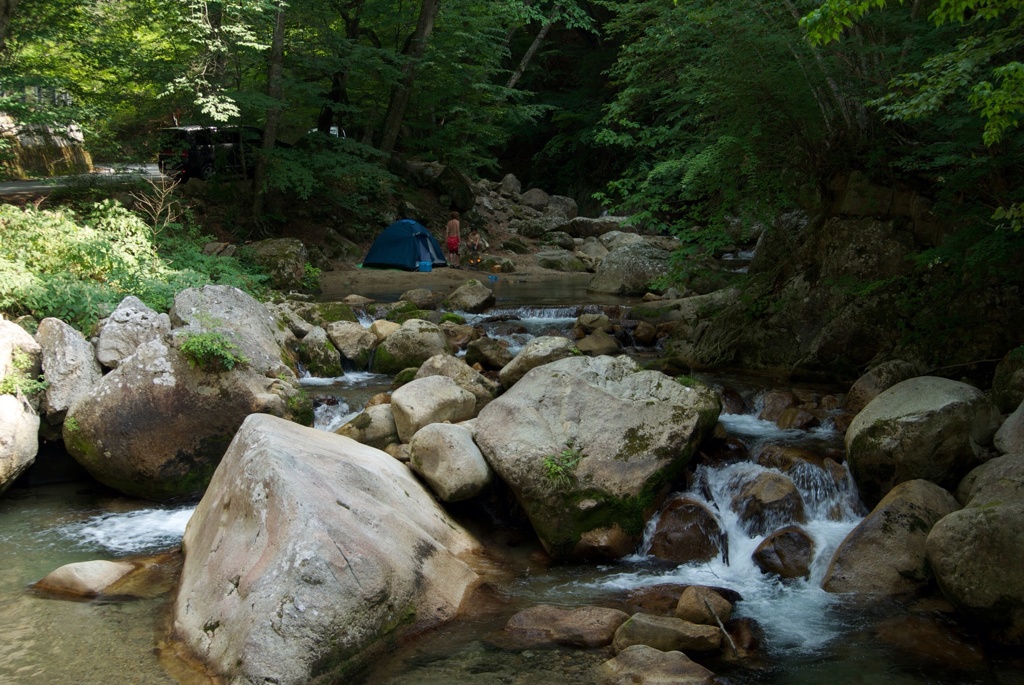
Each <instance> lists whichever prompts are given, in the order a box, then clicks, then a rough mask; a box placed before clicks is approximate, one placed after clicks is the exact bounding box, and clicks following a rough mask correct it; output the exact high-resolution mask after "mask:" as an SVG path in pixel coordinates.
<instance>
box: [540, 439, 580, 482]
mask: <svg viewBox="0 0 1024 685" xmlns="http://www.w3.org/2000/svg"><path fill="white" fill-rule="evenodd" d="M582 459H583V453H582V452H581V451H580V450H579V449H578V448H577V447H575V446H574V445H572V444H571V443H566V444H565V449H564V450H562V451H561V452H559V453H558V454H549V455H548V456H546V457H544V477H545V478H547V480H548V483H550V485H551V488H552V489H553V490H564V489H566V488H568V487H569V486H570V485H572V483H573V481H574V480H575V478H576V475H575V471H576V466H577V465H578V464H579V463H580V461H581V460H582Z"/></svg>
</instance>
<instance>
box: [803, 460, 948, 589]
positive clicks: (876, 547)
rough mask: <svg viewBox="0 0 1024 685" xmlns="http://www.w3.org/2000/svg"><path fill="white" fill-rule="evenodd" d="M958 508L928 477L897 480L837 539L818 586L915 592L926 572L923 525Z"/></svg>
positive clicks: (929, 525)
mask: <svg viewBox="0 0 1024 685" xmlns="http://www.w3.org/2000/svg"><path fill="white" fill-rule="evenodd" d="M959 508H960V505H959V504H957V501H956V500H955V499H953V496H952V495H950V494H949V493H948V492H947V491H945V490H943V489H942V488H940V487H939V486H938V485H935V484H934V483H930V482H928V481H926V480H911V481H906V482H903V483H900V484H899V485H897V486H896V487H894V488H893V489H892V490H890V491H889V493H888V494H887V495H886V496H885V497H884V498H883V499H882V501H881V502H879V503H878V506H876V507H875V508H874V510H873V511H872V512H871V513H870V514H868V516H867V518H865V519H864V520H863V521H861V522H860V524H858V525H857V527H856V528H854V529H853V530H852V531H850V533H849V534H848V535H847V536H846V538H845V539H844V540H843V541H842V543H840V545H839V547H838V548H837V549H836V551H835V554H833V555H832V561H831V563H830V564H829V567H828V570H827V571H826V572H825V577H824V578H823V579H822V583H821V586H822V588H824V589H825V591H826V592H860V593H866V594H874V595H911V594H914V593H917V592H920V591H921V590H923V589H924V588H925V587H926V586H927V585H928V583H929V582H930V581H931V577H932V576H931V570H930V569H929V567H928V563H927V561H926V560H925V540H926V539H927V537H928V531H930V530H931V529H932V526H934V525H935V524H936V523H937V522H938V521H939V520H940V519H941V518H942V517H944V516H946V515H948V514H950V513H952V512H954V511H956V510H957V509H959Z"/></svg>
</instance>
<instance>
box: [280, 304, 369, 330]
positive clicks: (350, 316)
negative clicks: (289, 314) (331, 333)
mask: <svg viewBox="0 0 1024 685" xmlns="http://www.w3.org/2000/svg"><path fill="white" fill-rule="evenodd" d="M291 305H292V309H294V310H295V313H296V314H298V315H299V316H301V317H302V318H303V319H305V320H306V321H309V322H310V323H313V324H316V325H317V326H320V327H322V328H327V326H328V325H330V324H332V323H334V322H335V321H359V317H358V316H356V313H355V311H354V310H353V309H352V307H351V306H349V305H347V304H345V303H344V302H294V303H291Z"/></svg>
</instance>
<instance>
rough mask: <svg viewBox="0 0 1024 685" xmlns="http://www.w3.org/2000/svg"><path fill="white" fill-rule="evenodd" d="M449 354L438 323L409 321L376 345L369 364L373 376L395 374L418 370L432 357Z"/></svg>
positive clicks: (446, 340)
mask: <svg viewBox="0 0 1024 685" xmlns="http://www.w3.org/2000/svg"><path fill="white" fill-rule="evenodd" d="M448 352H450V350H449V348H448V339H447V337H445V334H444V332H443V331H442V330H441V329H440V327H438V326H437V324H433V323H430V322H429V321H423V320H422V319H410V320H408V321H405V322H404V323H402V327H401V328H399V329H398V330H397V331H395V332H394V333H392V334H391V335H389V336H388V337H387V338H385V339H384V341H383V342H382V343H381V344H380V345H378V346H377V349H376V350H375V351H374V354H373V361H372V362H371V370H372V371H373V372H374V373H388V374H395V373H398V372H399V371H401V370H402V369H407V368H409V367H413V366H414V367H417V368H419V366H420V365H421V364H422V363H423V362H425V361H427V360H428V359H430V358H431V357H433V356H434V355H435V354H446V353H448Z"/></svg>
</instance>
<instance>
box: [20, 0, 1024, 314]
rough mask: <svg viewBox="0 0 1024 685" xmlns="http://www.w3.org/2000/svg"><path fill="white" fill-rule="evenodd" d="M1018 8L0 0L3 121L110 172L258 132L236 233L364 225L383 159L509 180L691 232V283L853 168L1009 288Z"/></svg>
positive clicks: (390, 170)
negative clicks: (916, 209)
mask: <svg viewBox="0 0 1024 685" xmlns="http://www.w3.org/2000/svg"><path fill="white" fill-rule="evenodd" d="M1021 5H1022V3H1020V2H1015V1H1013V0H930V1H929V0H912V1H908V2H889V3H886V2H885V1H884V0H867V1H865V2H853V1H852V0H830V1H829V2H826V3H824V4H823V3H821V2H803V1H801V0H772V1H768V0H676V1H673V0H635V1H631V2H616V1H613V0H593V1H591V2H587V1H585V0H487V1H481V0H420V1H418V2H417V1H414V0H292V1H291V2H287V3H286V2H284V1H283V0H224V1H223V2H214V1H211V0H175V1H172V2H165V1H157V0H119V1H118V2H109V1H107V0H0V112H5V113H7V114H8V115H10V116H12V117H13V118H14V119H15V121H16V122H18V123H19V125H22V126H25V127H32V126H43V125H45V126H52V127H61V126H65V125H67V124H69V123H75V124H77V125H78V126H80V127H81V128H82V129H84V133H85V139H86V144H87V147H88V148H89V150H90V151H91V153H92V155H93V157H94V158H96V159H103V160H111V161H118V160H152V159H154V158H155V153H156V149H155V147H154V146H155V145H156V144H157V142H156V141H157V136H155V135H154V134H155V132H156V131H157V130H158V129H160V128H161V127H165V126H169V125H173V123H174V122H175V121H177V122H180V123H182V124H185V123H188V124H193V123H195V124H221V123H231V124H245V125H255V126H259V127H260V128H262V129H263V131H264V140H263V145H262V150H261V154H259V155H258V156H257V159H256V160H255V167H256V169H255V174H254V177H253V179H252V181H251V183H249V184H248V185H247V186H246V192H245V193H242V194H240V195H239V196H238V198H237V207H236V215H237V216H236V218H235V219H234V220H233V222H232V224H233V225H235V226H237V227H239V228H238V231H239V232H240V233H242V234H245V233H246V232H251V231H252V230H253V228H252V227H254V226H258V227H260V230H261V231H262V232H263V233H264V234H268V233H269V234H273V233H274V232H275V231H277V230H279V229H280V228H281V227H283V226H285V225H286V224H287V223H288V222H289V220H290V219H291V217H292V216H293V215H294V214H295V213H296V212H295V211H294V210H295V208H296V207H298V206H300V205H301V204H303V203H305V205H306V206H307V207H314V208H316V211H318V212H320V213H321V214H323V215H324V216H327V215H329V216H330V217H332V218H337V217H343V221H344V222H346V223H347V224H348V225H349V226H355V227H357V229H358V230H360V231H363V232H365V234H366V236H367V237H368V236H370V235H372V234H373V233H375V232H376V231H377V230H379V227H380V225H381V221H382V217H381V216H380V215H379V211H378V209H377V208H379V207H380V206H381V205H382V204H383V202H382V201H383V199H384V198H387V197H389V196H393V195H394V194H395V193H396V192H399V190H398V188H399V187H400V185H401V179H400V178H398V177H397V176H396V174H395V173H394V171H395V165H394V163H393V162H394V160H395V159H396V158H401V159H418V160H424V161H438V162H441V163H443V164H447V165H452V166H454V167H456V168H458V169H460V170H462V171H464V172H466V173H468V174H470V175H473V176H491V177H495V176H500V175H502V174H504V173H506V172H512V173H515V174H516V175H517V176H518V177H519V178H521V179H523V180H524V181H525V183H526V184H527V186H533V187H541V188H545V189H547V190H548V191H550V192H554V193H558V194H563V195H569V196H572V197H574V198H575V199H577V201H578V202H579V203H580V205H581V208H582V209H583V210H584V211H585V212H588V213H590V214H596V213H598V212H600V211H602V210H611V211H613V212H616V213H624V214H630V215H632V216H633V217H634V222H635V223H636V225H638V226H640V227H642V228H644V229H646V230H649V231H652V232H671V233H673V234H675V235H677V236H679V237H680V238H681V239H682V240H683V242H684V244H685V247H684V249H683V250H681V252H680V254H679V255H678V258H677V260H676V265H677V269H678V270H679V276H680V278H682V277H684V276H685V269H686V263H687V259H688V258H689V257H690V256H692V255H693V254H694V253H698V252H701V251H705V250H710V251H714V250H716V249H719V248H721V247H722V246H723V245H726V244H728V243H729V242H730V238H729V237H728V235H727V232H726V227H727V226H728V224H729V223H730V222H736V221H741V222H747V223H762V224H763V225H765V226H769V227H770V226H771V225H772V222H773V221H774V219H775V218H776V217H778V216H779V215H781V214H783V213H785V212H787V211H791V210H794V209H802V210H804V211H805V212H807V213H809V214H812V215H813V214H815V213H817V212H821V211H823V208H827V207H828V205H829V201H830V193H831V189H832V188H833V184H834V183H835V179H836V178H838V177H840V176H842V175H844V174H848V173H849V172H851V171H858V172H860V173H862V174H864V175H865V176H866V177H867V178H869V179H870V181H871V182H872V183H875V184H877V185H879V186H883V187H888V188H899V189H910V190H913V191H916V192H919V193H921V194H922V195H924V196H927V197H928V198H929V199H930V201H931V202H932V203H933V205H932V211H933V213H934V214H935V215H936V216H941V217H943V219H944V220H945V221H948V222H949V223H950V224H953V225H955V226H956V230H955V231H952V232H951V237H950V238H949V239H946V240H944V241H943V243H942V244H941V245H939V246H936V247H932V248H929V249H927V250H924V251H922V252H921V253H920V254H917V255H915V261H916V264H917V267H918V269H919V271H920V272H921V273H922V274H923V273H925V272H927V271H928V270H934V269H935V268H936V267H941V269H942V270H943V273H944V274H946V276H948V277H944V282H945V284H946V287H953V288H956V289H960V290H962V289H963V288H964V287H972V286H978V285H983V284H985V283H987V282H989V281H990V280H991V279H996V280H998V282H999V283H1000V285H1002V286H1011V287H1018V286H1019V285H1024V283H1021V281H1022V280H1024V275H1022V269H1020V267H1019V262H1018V257H1019V254H1020V249H1021V241H1022V232H1021V231H1020V230H1019V229H1020V224H1021V216H1022V210H1021V204H1020V203H1021V200H1022V198H1024V188H1022V184H1021V173H1020V172H1021V164H1022V148H1021V142H1022V133H1021V131H1020V129H1019V127H1018V123H1019V119H1020V116H1021V113H1022V112H1024V66H1022V64H1021V61H1020V60H1021V57H1022V54H1024V32H1022V31H1021V28H1022V26H1021V23H1022V20H1021V14H1020V9H1021ZM332 127H338V128H339V129H341V130H343V131H345V133H346V135H345V136H332V135H322V134H315V133H310V130H311V129H314V128H316V129H318V130H319V132H322V133H328V132H329V131H330V130H331V128H332ZM279 141H281V142H284V143H286V144H287V145H286V146H281V145H278V144H276V143H278V142H279ZM2 154H3V149H0V155H2ZM307 214H308V212H307ZM241 227H245V228H241ZM240 237H243V238H244V237H250V236H248V235H241V236H240ZM927 281H928V279H927V278H920V279H918V280H917V281H916V284H915V287H923V285H922V284H923V283H925V282H927ZM890 285H891V284H890ZM933 285H934V284H933ZM869 286H870V284H867V286H865V287H869ZM937 296H941V294H938V295H937Z"/></svg>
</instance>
